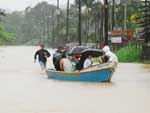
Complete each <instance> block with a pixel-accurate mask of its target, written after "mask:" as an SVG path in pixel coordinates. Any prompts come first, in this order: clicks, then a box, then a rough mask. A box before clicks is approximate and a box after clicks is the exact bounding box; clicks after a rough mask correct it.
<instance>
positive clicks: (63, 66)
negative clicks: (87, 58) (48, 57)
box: [60, 54, 74, 72]
mask: <svg viewBox="0 0 150 113" xmlns="http://www.w3.org/2000/svg"><path fill="white" fill-rule="evenodd" d="M60 70H61V71H65V72H73V71H74V68H73V65H72V63H71V61H70V59H68V58H66V55H64V54H63V55H62V59H61V60H60Z"/></svg>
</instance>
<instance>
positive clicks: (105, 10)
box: [104, 0, 108, 45]
mask: <svg viewBox="0 0 150 113" xmlns="http://www.w3.org/2000/svg"><path fill="white" fill-rule="evenodd" d="M104 31H105V32H104V37H105V45H108V0H104Z"/></svg>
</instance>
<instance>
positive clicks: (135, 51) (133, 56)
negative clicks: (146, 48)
mask: <svg viewBox="0 0 150 113" xmlns="http://www.w3.org/2000/svg"><path fill="white" fill-rule="evenodd" d="M141 52H142V46H139V45H132V44H129V45H128V46H126V47H124V48H121V49H119V50H118V51H117V52H116V55H117V56H118V59H119V62H140V55H141Z"/></svg>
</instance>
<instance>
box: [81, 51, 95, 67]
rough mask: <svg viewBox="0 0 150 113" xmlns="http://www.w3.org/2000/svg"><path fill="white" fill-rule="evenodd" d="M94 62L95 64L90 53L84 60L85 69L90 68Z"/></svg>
mask: <svg viewBox="0 0 150 113" xmlns="http://www.w3.org/2000/svg"><path fill="white" fill-rule="evenodd" d="M92 64H93V61H92V55H91V54H89V55H88V58H86V59H85V61H84V64H83V68H84V69H86V68H89V67H91V66H92Z"/></svg>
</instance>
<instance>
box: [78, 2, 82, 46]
mask: <svg viewBox="0 0 150 113" xmlns="http://www.w3.org/2000/svg"><path fill="white" fill-rule="evenodd" d="M78 2H79V6H78V8H79V16H78V21H79V23H78V35H79V36H78V37H79V45H82V41H81V0H79V1H78Z"/></svg>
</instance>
